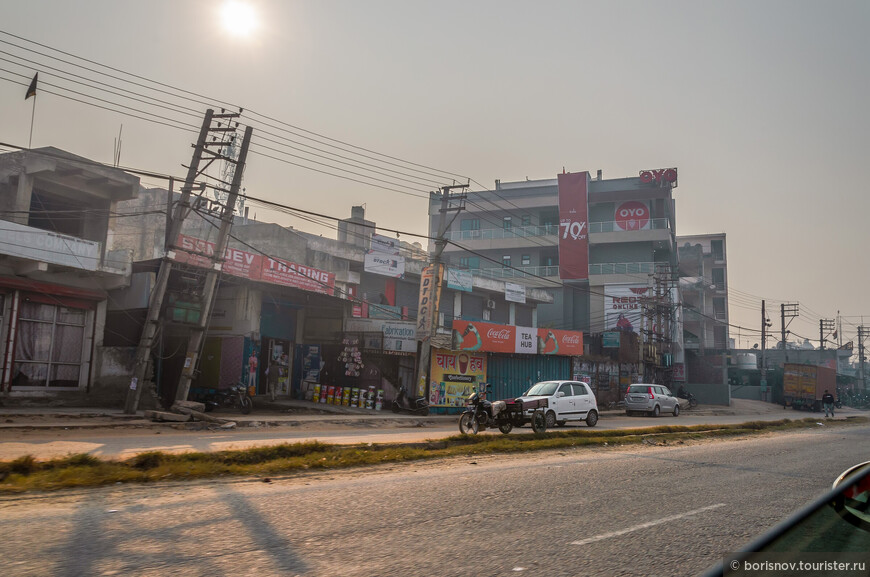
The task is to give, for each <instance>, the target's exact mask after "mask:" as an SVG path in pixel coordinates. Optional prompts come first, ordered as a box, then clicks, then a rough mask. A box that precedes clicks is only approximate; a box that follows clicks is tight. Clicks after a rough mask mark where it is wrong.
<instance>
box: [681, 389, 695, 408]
mask: <svg viewBox="0 0 870 577" xmlns="http://www.w3.org/2000/svg"><path fill="white" fill-rule="evenodd" d="M677 398H680V399H685V400H687V401H689V408H690V409H694V408H695V407H697V406H698V399H696V398H695V395H693V394H692V393H690V392H688V391H681V392H678V393H677Z"/></svg>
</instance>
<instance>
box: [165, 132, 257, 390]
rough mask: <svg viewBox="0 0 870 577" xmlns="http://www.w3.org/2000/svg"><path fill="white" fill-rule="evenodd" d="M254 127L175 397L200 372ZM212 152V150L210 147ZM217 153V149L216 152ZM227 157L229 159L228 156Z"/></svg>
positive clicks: (228, 204) (247, 139) (246, 139)
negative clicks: (216, 291) (206, 336)
mask: <svg viewBox="0 0 870 577" xmlns="http://www.w3.org/2000/svg"><path fill="white" fill-rule="evenodd" d="M252 132H253V129H252V128H251V127H250V126H248V127H245V135H244V137H243V138H242V147H241V149H240V150H239V158H238V160H237V161H235V162H236V170H235V172H234V173H233V182H232V184H231V185H230V194H229V198H227V201H226V204H224V206H223V209H222V210H221V217H220V220H221V226H220V230H219V231H218V238H217V241H216V242H215V250H214V255H213V256H212V257H211V258H212V261H213V263H214V265H213V266H212V267H211V268H209V270H208V274H207V275H206V277H205V289H203V294H202V308H201V311H202V312H201V314H200V315H199V323H198V324H197V326H196V328H195V329H194V330H193V334H192V335H191V337H190V340H189V341H188V345H187V356H186V358H185V359H184V369H183V370H182V371H181V376H180V377H179V379H178V387H177V388H176V390H175V401H176V402H178V401H186V400H187V395H188V393H189V392H190V381H192V380H193V378H194V376H195V375H196V367H197V359H198V357H199V352H200V349H202V343H203V338H204V337H205V331H206V327H207V326H208V321H209V317H210V316H211V309H212V305H213V303H214V296H215V286H216V285H217V279H218V275H220V272H221V269H222V266H223V261H224V254H225V253H226V251H227V245H228V244H229V241H230V229H231V228H232V226H233V213H234V212H235V207H236V201H237V200H238V198H239V190H240V189H241V187H242V174H243V173H244V168H245V160H246V159H247V157H248V146H249V145H250V144H251V133H252ZM209 152H210V151H209ZM212 154H213V155H214V156H217V155H215V154H214V153H212ZM225 160H226V159H225Z"/></svg>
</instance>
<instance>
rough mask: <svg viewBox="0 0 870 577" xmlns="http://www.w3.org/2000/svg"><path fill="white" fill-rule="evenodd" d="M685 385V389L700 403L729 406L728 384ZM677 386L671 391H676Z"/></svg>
mask: <svg viewBox="0 0 870 577" xmlns="http://www.w3.org/2000/svg"><path fill="white" fill-rule="evenodd" d="M685 387H686V390H687V391H689V392H690V393H692V394H693V395H695V397H696V398H697V399H698V403H699V404H701V405H720V406H724V407H730V406H731V387H730V385H700V384H687V385H685ZM679 388H680V387H679V386H676V387H674V389H675V390H674V391H673V392H676V391H678V390H679Z"/></svg>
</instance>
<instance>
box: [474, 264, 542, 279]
mask: <svg viewBox="0 0 870 577" xmlns="http://www.w3.org/2000/svg"><path fill="white" fill-rule="evenodd" d="M471 273H472V274H474V275H477V276H480V277H484V278H494V279H505V278H534V277H558V276H559V265H556V266H519V267H516V268H482V269H476V270H472V271H471Z"/></svg>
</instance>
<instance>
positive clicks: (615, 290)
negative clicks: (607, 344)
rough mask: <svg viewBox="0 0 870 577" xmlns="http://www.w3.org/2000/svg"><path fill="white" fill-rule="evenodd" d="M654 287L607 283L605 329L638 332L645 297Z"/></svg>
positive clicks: (605, 288) (605, 289) (605, 291)
mask: <svg viewBox="0 0 870 577" xmlns="http://www.w3.org/2000/svg"><path fill="white" fill-rule="evenodd" d="M651 292H652V289H651V288H650V287H648V286H643V285H640V286H638V285H623V284H618V285H605V287H604V330H606V331H610V330H613V331H624V332H628V333H636V332H638V330H639V329H640V320H641V316H642V314H643V299H644V298H645V297H648V296H650V294H651Z"/></svg>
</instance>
